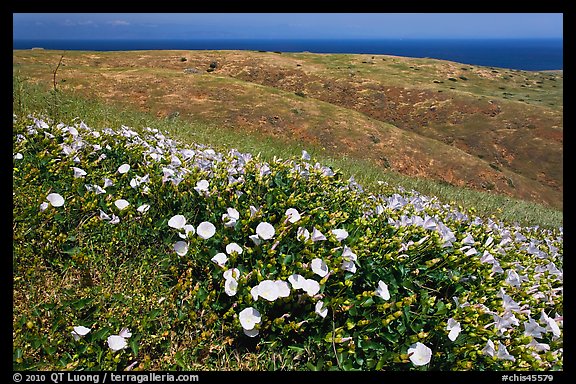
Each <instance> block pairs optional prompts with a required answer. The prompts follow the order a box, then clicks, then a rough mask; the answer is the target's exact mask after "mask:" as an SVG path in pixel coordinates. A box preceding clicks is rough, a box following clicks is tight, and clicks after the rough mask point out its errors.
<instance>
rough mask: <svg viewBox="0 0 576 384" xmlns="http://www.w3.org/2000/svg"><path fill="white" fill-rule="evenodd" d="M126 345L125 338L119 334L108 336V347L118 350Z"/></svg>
mask: <svg viewBox="0 0 576 384" xmlns="http://www.w3.org/2000/svg"><path fill="white" fill-rule="evenodd" d="M127 346H128V343H127V342H126V339H125V338H123V337H122V336H120V335H111V336H108V347H109V348H110V349H111V350H113V351H114V352H117V351H120V350H122V349H124V348H126V347H127Z"/></svg>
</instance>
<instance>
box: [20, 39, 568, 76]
mask: <svg viewBox="0 0 576 384" xmlns="http://www.w3.org/2000/svg"><path fill="white" fill-rule="evenodd" d="M34 47H40V48H44V49H59V50H60V49H61V50H83V51H131V50H148V49H160V50H162V49H175V50H229V49H230V50H232V49H233V50H259V51H276V52H304V51H307V52H314V53H362V54H383V55H395V56H406V57H419V58H422V57H428V58H434V59H442V60H450V61H455V62H459V63H463V64H470V65H482V66H488V67H499V68H510V69H521V70H529V71H538V70H558V69H563V40H562V39H490V40H482V39H471V40H468V39H450V40H448V39H442V40H439V39H434V40H431V39H396V40H375V39H369V40H368V39H349V40H338V39H330V40H326V39H323V40H321V39H283V40H281V39H226V40H225V39H205V40H42V39H38V40H14V41H13V48H14V49H31V48H34Z"/></svg>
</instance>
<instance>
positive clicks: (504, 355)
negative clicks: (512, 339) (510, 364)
mask: <svg viewBox="0 0 576 384" xmlns="http://www.w3.org/2000/svg"><path fill="white" fill-rule="evenodd" d="M496 357H497V358H499V359H500V360H510V361H516V358H515V357H514V356H512V355H511V354H509V353H508V350H507V349H506V346H505V345H504V344H502V342H500V341H498V353H496Z"/></svg>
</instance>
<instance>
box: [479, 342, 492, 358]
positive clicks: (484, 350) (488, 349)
mask: <svg viewBox="0 0 576 384" xmlns="http://www.w3.org/2000/svg"><path fill="white" fill-rule="evenodd" d="M480 352H481V353H482V354H484V355H487V356H490V357H494V355H495V354H496V349H495V348H494V342H493V341H492V340H490V339H488V341H487V342H486V346H485V347H484V348H482V350H481V351H480Z"/></svg>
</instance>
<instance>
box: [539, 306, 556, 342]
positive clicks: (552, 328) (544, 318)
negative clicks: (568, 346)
mask: <svg viewBox="0 0 576 384" xmlns="http://www.w3.org/2000/svg"><path fill="white" fill-rule="evenodd" d="M540 322H543V323H545V324H546V330H547V331H548V332H552V334H553V335H554V338H558V337H560V327H558V324H557V323H556V320H554V319H553V318H551V317H548V315H546V312H544V310H542V312H541V316H540Z"/></svg>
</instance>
